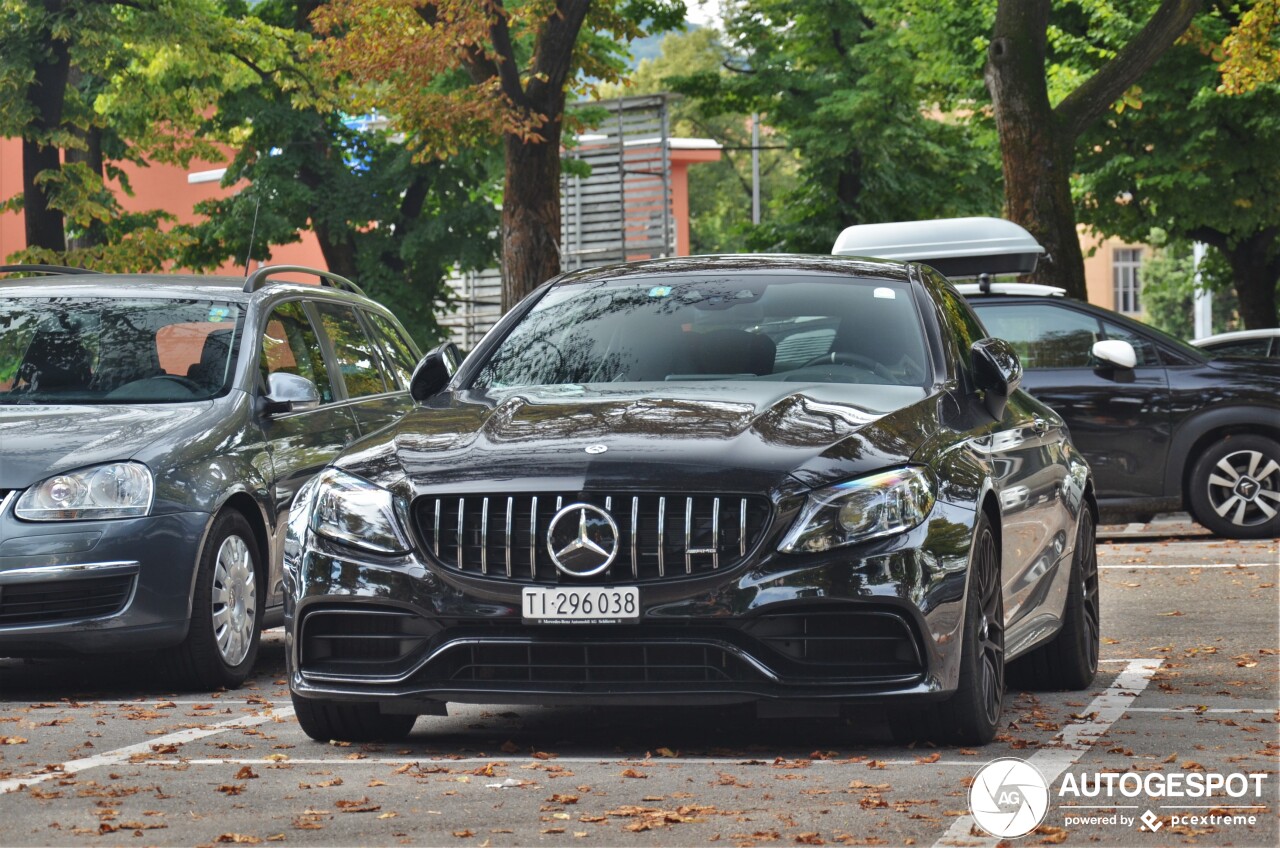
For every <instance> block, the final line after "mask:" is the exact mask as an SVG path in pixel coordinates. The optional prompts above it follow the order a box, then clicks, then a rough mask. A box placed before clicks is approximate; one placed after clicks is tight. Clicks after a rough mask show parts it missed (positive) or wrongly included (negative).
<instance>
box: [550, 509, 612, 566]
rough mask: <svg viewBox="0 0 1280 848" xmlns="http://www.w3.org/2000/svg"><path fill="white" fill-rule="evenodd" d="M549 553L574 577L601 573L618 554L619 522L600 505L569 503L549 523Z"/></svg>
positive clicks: (552, 558) (552, 559)
mask: <svg viewBox="0 0 1280 848" xmlns="http://www.w3.org/2000/svg"><path fill="white" fill-rule="evenodd" d="M547 553H549V554H551V561H552V562H553V563H555V566H556V568H558V569H559V570H560V571H561V572H562V573H564V574H568V575H569V576H570V577H591V576H593V575H596V574H599V573H600V572H602V571H604V570H605V569H606V568H608V567H609V566H610V565H611V564H612V563H613V560H614V558H615V557H616V556H617V555H618V525H617V524H615V523H614V520H613V516H611V515H609V513H607V512H605V511H604V510H603V509H601V508H600V507H598V506H594V505H592V504H587V503H575V504H569V505H568V506H566V507H565V508H564V509H562V510H560V511H559V512H557V513H556V514H555V517H554V518H552V519H551V524H550V525H549V526H548V527H547Z"/></svg>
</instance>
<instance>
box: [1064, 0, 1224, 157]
mask: <svg viewBox="0 0 1280 848" xmlns="http://www.w3.org/2000/svg"><path fill="white" fill-rule="evenodd" d="M1201 5H1202V3H1201V0H1163V2H1161V4H1160V8H1159V9H1157V10H1156V12H1155V14H1154V15H1152V16H1151V20H1149V21H1147V25H1146V26H1144V27H1143V28H1142V31H1141V32H1139V33H1138V34H1137V35H1136V36H1134V37H1133V38H1132V39H1130V41H1129V43H1128V44H1126V45H1125V46H1124V48H1123V49H1121V50H1120V52H1119V53H1117V54H1116V55H1115V57H1114V58H1112V59H1111V61H1109V62H1107V63H1106V64H1105V65H1103V66H1102V67H1101V68H1099V69H1098V71H1097V73H1095V74H1094V75H1093V76H1091V77H1089V78H1088V79H1087V80H1085V81H1084V82H1083V83H1081V84H1080V86H1079V87H1077V88H1076V90H1075V91H1073V92H1071V94H1069V95H1067V98H1066V99H1065V100H1063V101H1062V102H1061V103H1059V104H1058V106H1057V108H1055V109H1054V110H1053V112H1054V115H1055V116H1056V117H1057V119H1058V125H1059V126H1060V127H1061V128H1062V130H1063V131H1064V132H1065V133H1067V134H1068V135H1069V136H1070V138H1071V139H1073V140H1074V139H1076V138H1079V136H1080V134H1081V133H1083V132H1084V131H1085V130H1086V129H1088V128H1089V125H1090V124H1092V123H1093V122H1094V121H1096V120H1098V119H1099V118H1101V117H1102V116H1103V115H1104V114H1105V113H1106V111H1107V109H1108V108H1110V107H1111V104H1112V103H1114V102H1116V100H1118V99H1119V98H1120V96H1121V95H1122V94H1124V93H1125V91H1126V90H1127V89H1128V88H1129V87H1130V86H1131V85H1133V84H1134V83H1135V82H1137V80H1138V78H1139V77H1141V76H1142V75H1143V74H1144V73H1146V71H1147V69H1149V68H1150V67H1151V66H1152V65H1154V64H1155V63H1156V60H1158V59H1159V58H1160V57H1161V56H1162V55H1164V52H1165V51H1166V50H1167V49H1168V48H1169V46H1170V45H1172V44H1173V42H1174V41H1176V40H1177V38H1178V36H1180V35H1182V33H1184V32H1186V29H1187V27H1188V26H1189V25H1190V23H1191V19H1192V18H1194V17H1195V15H1196V13H1197V12H1199V11H1200V6H1201Z"/></svg>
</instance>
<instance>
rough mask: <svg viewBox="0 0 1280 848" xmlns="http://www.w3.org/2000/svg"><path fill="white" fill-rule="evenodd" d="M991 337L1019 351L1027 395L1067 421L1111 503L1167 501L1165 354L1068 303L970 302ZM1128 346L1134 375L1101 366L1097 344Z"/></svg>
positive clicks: (1168, 418)
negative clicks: (1122, 500) (1114, 341)
mask: <svg viewBox="0 0 1280 848" xmlns="http://www.w3.org/2000/svg"><path fill="white" fill-rule="evenodd" d="M971 304H972V306H973V307H974V309H975V310H976V311H977V313H978V316H979V317H980V318H981V319H982V323H983V324H985V325H986V327H987V331H988V332H989V333H990V334H991V335H993V336H996V337H997V338H1002V339H1005V340H1006V341H1008V342H1010V343H1012V344H1013V346H1014V348H1015V349H1016V350H1017V351H1018V356H1019V357H1020V358H1021V359H1022V364H1023V368H1024V369H1025V372H1024V375H1023V380H1022V387H1023V388H1024V389H1026V390H1027V391H1028V392H1030V393H1031V394H1033V395H1035V396H1036V397H1037V398H1038V399H1040V400H1041V401H1044V402H1045V403H1047V404H1048V405H1049V406H1051V407H1053V408H1054V409H1055V410H1057V412H1058V413H1059V414H1060V415H1061V416H1062V417H1063V418H1065V419H1066V421H1067V426H1068V427H1069V428H1070V430H1071V440H1072V441H1073V442H1074V443H1075V445H1076V447H1077V448H1079V449H1080V451H1081V452H1082V453H1083V454H1084V455H1085V458H1087V459H1088V460H1089V464H1090V465H1091V466H1092V467H1093V473H1094V479H1095V481H1096V483H1097V487H1098V494H1099V496H1100V497H1102V498H1104V499H1106V498H1156V497H1161V496H1163V494H1164V469H1165V463H1166V460H1167V458H1168V453H1169V443H1170V433H1171V416H1170V394H1169V378H1168V375H1167V374H1166V373H1165V368H1164V365H1163V364H1162V362H1161V359H1160V354H1159V351H1158V350H1157V349H1156V347H1155V346H1154V345H1153V344H1152V343H1151V342H1150V341H1149V340H1146V339H1144V338H1142V337H1141V336H1139V335H1138V334H1137V333H1134V332H1133V331H1131V330H1129V329H1128V328H1125V327H1122V326H1120V325H1119V324H1118V323H1116V322H1111V321H1107V320H1105V319H1104V318H1100V317H1099V316H1097V315H1094V314H1093V313H1091V312H1088V311H1085V310H1082V309H1076V308H1074V307H1072V306H1070V305H1068V304H1065V303H1052V302H1043V301H1030V302H1018V301H991V302H984V301H978V300H975V301H971ZM1104 338H1118V339H1123V340H1125V341H1128V342H1130V343H1131V344H1133V346H1134V352H1135V353H1136V354H1137V365H1136V367H1134V368H1117V367H1114V366H1111V365H1108V364H1106V363H1102V362H1099V361H1098V360H1097V359H1095V358H1094V356H1093V354H1092V348H1093V343H1094V342H1095V341H1098V340H1099V339H1104Z"/></svg>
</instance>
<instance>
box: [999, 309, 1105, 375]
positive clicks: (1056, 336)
mask: <svg viewBox="0 0 1280 848" xmlns="http://www.w3.org/2000/svg"><path fill="white" fill-rule="evenodd" d="M974 308H975V309H976V310H977V312H978V315H979V317H981V318H982V323H983V324H985V325H986V328H987V331H988V332H989V333H990V334H991V335H992V336H995V337H996V338H999V339H1004V340H1005V341H1007V342H1009V343H1010V344H1012V345H1013V347H1014V350H1016V351H1017V352H1018V358H1019V359H1021V360H1022V366H1023V367H1024V368H1087V367H1089V365H1090V364H1091V362H1092V360H1093V343H1094V342H1095V341H1097V340H1098V339H1099V338H1101V329H1102V328H1101V327H1099V325H1098V321H1097V319H1096V318H1093V317H1091V316H1089V315H1085V314H1083V313H1081V312H1076V311H1075V310H1073V309H1066V308H1064V307H1060V306H1050V305H1046V304H1039V303H1028V304H1019V303H1015V304H974Z"/></svg>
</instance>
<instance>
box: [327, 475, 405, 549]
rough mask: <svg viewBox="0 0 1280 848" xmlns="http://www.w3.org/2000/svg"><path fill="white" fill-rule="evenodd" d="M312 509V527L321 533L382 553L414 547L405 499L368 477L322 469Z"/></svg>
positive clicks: (330, 537)
mask: <svg viewBox="0 0 1280 848" xmlns="http://www.w3.org/2000/svg"><path fill="white" fill-rule="evenodd" d="M313 497H314V500H313V504H312V508H311V529H312V530H314V531H315V532H316V533H318V534H320V535H321V536H325V537H326V538H329V539H335V540H337V541H339V542H343V543H345V544H348V545H352V546H354V547H357V548H364V549H365V550H369V551H374V552H376V553H380V554H403V553H407V552H408V551H409V550H410V548H411V547H412V546H411V545H410V544H409V540H408V538H406V536H405V534H404V531H403V530H401V529H400V527H401V517H402V516H406V517H407V515H408V509H407V508H406V507H405V505H404V502H403V501H401V500H400V499H399V498H397V497H396V496H395V495H393V494H391V492H389V491H387V490H386V489H384V488H382V487H381V486H375V485H374V484H373V483H370V482H369V481H368V480H364V479H362V478H360V477H356V476H355V475H354V474H348V473H347V472H345V471H339V470H338V469H336V468H328V469H325V470H324V471H322V472H320V478H319V482H318V483H317V484H316V490H315V494H314V496H313Z"/></svg>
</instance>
